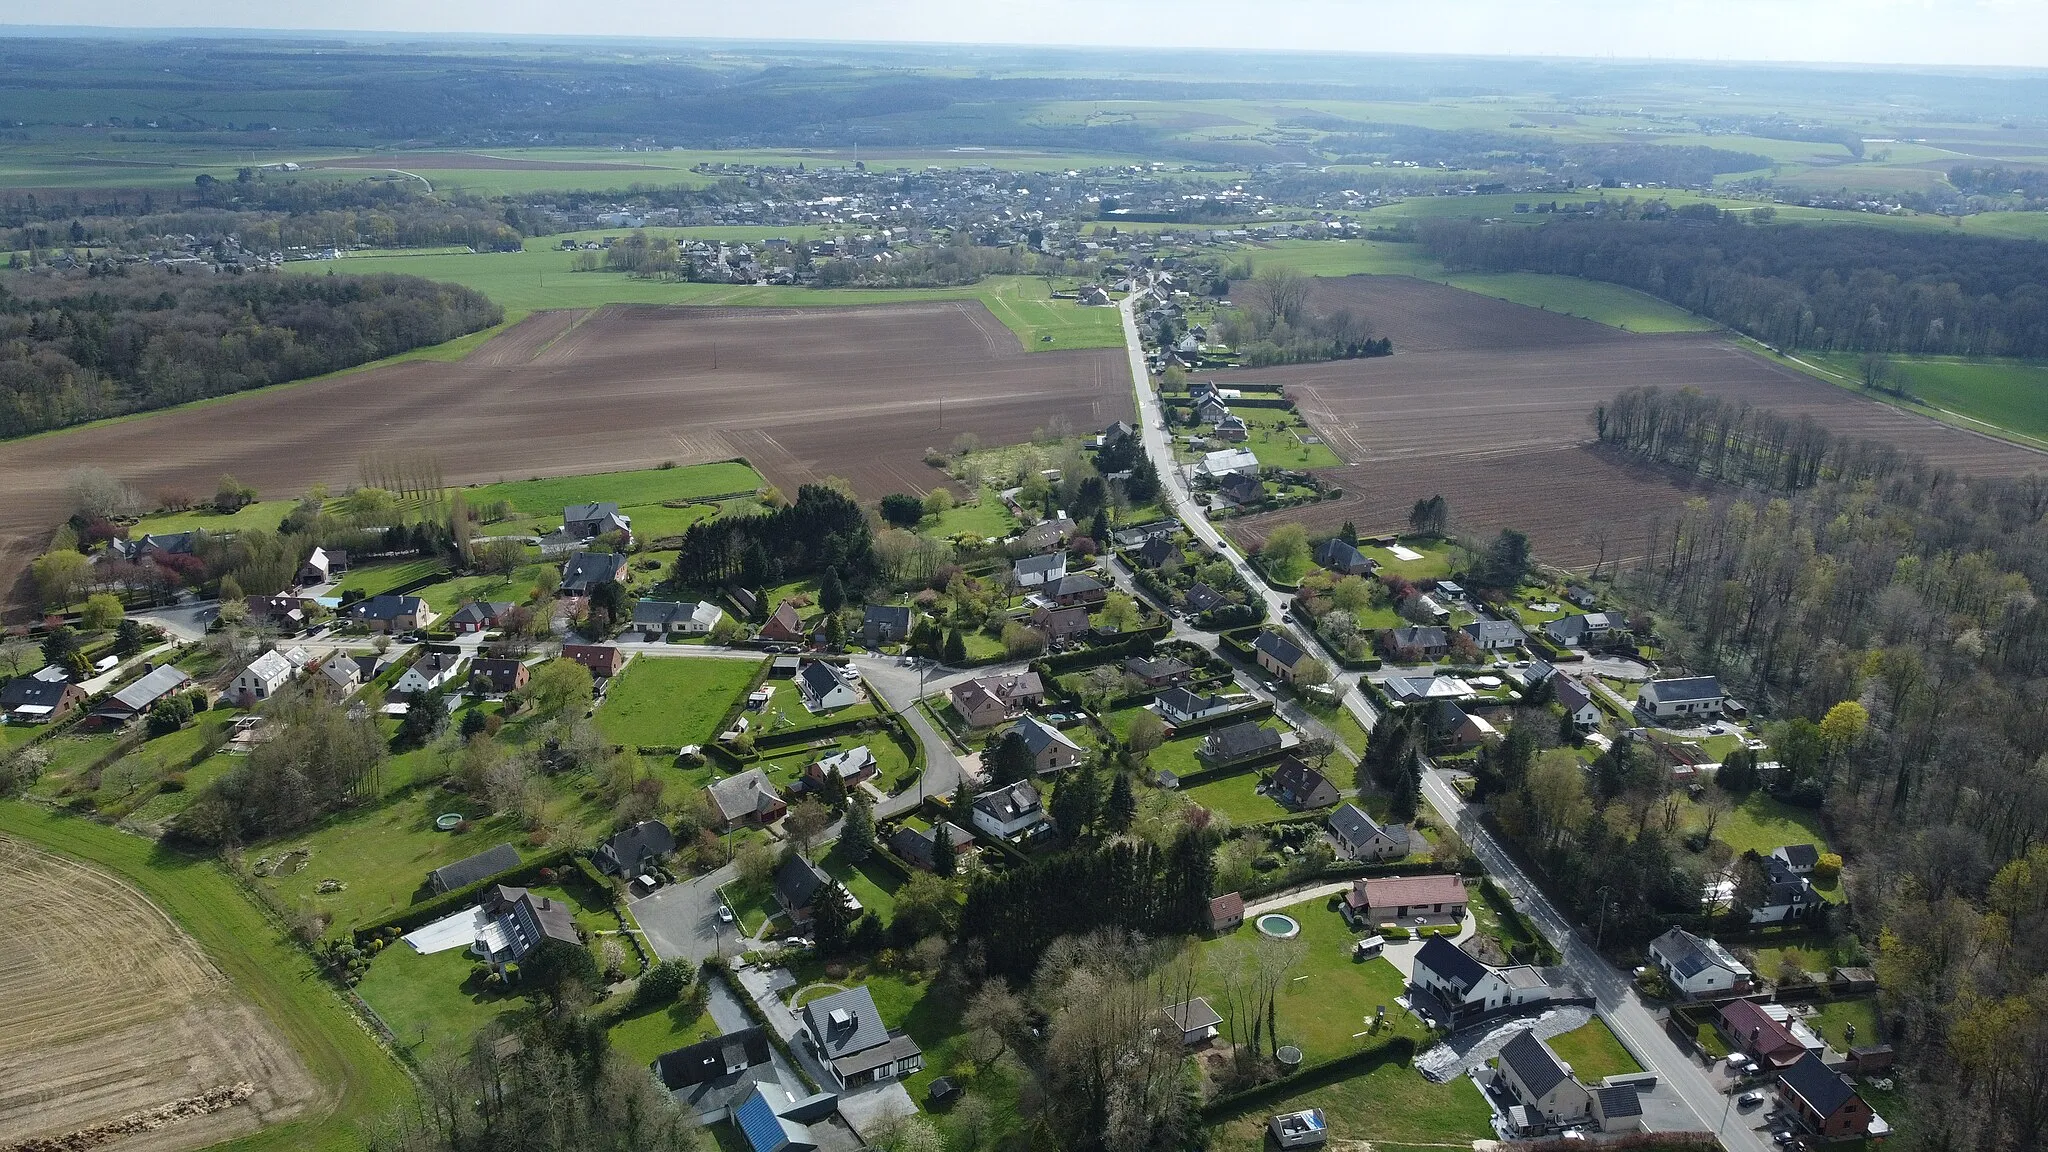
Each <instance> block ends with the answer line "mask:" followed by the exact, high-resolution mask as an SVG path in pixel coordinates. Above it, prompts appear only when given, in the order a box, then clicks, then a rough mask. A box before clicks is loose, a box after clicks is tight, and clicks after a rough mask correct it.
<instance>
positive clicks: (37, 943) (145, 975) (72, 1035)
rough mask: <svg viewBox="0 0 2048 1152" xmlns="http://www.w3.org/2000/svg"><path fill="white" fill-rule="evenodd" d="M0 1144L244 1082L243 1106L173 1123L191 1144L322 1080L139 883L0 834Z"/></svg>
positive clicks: (272, 1115)
mask: <svg viewBox="0 0 2048 1152" xmlns="http://www.w3.org/2000/svg"><path fill="white" fill-rule="evenodd" d="M0 935H4V937H5V939H7V940H8V941H9V947H8V951H7V959H6V962H5V963H4V964H0V1004H5V1005H6V1006H7V1008H6V1019H7V1026H6V1027H5V1028H0V1068H6V1069H12V1070H14V1071H15V1072H23V1071H26V1070H29V1069H33V1075H9V1076H6V1077H5V1078H4V1079H0V1144H6V1145H9V1146H11V1145H12V1144H13V1143H14V1142H15V1141H19V1140H25V1139H29V1138H32V1137H37V1136H56V1135H61V1134H64V1133H69V1132H73V1131H76V1130H78V1129H81V1128H85V1127H88V1126H90V1125H93V1124H99V1123H104V1122H107V1121H110V1120H114V1119H117V1118H119V1117H122V1116H125V1115H127V1114H129V1113H132V1112H139V1111H142V1110H144V1109H148V1108H154V1107H157V1106H160V1105H164V1104H169V1103H171V1102H173V1101H177V1100H183V1099H186V1098H188V1097H192V1096H197V1095H199V1094H200V1093H202V1092H206V1091H208V1090H209V1089H213V1088H217V1087H221V1086H233V1085H235V1084H238V1083H247V1084H249V1085H251V1086H252V1087H254V1089H255V1090H256V1094H255V1095H254V1096H252V1097H251V1098H250V1100H249V1101H248V1102H247V1103H246V1104H241V1105H235V1106H232V1107H228V1108H225V1109H222V1110H220V1111H216V1112H213V1113H211V1114H209V1115H204V1116H198V1117H192V1118H188V1119H184V1120H179V1121H175V1122H173V1123H171V1124H170V1125H168V1126H167V1127H165V1128H162V1129H160V1130H159V1131H158V1132H157V1133H155V1135H154V1137H153V1138H152V1139H151V1141H150V1146H151V1147H153V1148H166V1149H184V1148H196V1147H200V1146H202V1145H206V1144H211V1143H214V1142H216V1141H220V1140H225V1139H231V1138H234V1137H238V1136H245V1135H248V1134H249V1133H251V1132H254V1131H255V1130H257V1129H258V1128H260V1127H262V1126H264V1125H265V1124H268V1123H273V1122H275V1121H279V1120H283V1119H287V1118H289V1117H291V1116H294V1115H298V1114H300V1113H302V1112H303V1111H305V1109H306V1107H307V1106H308V1105H309V1104H310V1103H311V1102H313V1100H314V1099H315V1098H316V1097H317V1095H318V1091H319V1090H318V1088H317V1087H316V1086H315V1085H314V1083H313V1082H312V1080H311V1079H310V1077H309V1076H308V1074H307V1071H306V1069H305V1067H304V1066H303V1065H302V1064H301V1063H300V1061H299V1058H298V1056H297V1055H296V1054H295V1053H294V1052H293V1051H292V1050H291V1048H290V1047H289V1046H288V1045H287V1044H286V1043H285V1041H284V1039H283V1037H281V1036H280V1035H279V1034H278V1032H277V1030H276V1029H275V1028H274V1027H272V1026H271V1024H270V1023H269V1021H267V1020H265V1019H264V1018H263V1016H262V1015H260V1014H259V1013H258V1012H257V1011H256V1009H255V1008H254V1007H253V1006H252V1005H250V1004H249V1003H247V1002H246V1001H244V1000H242V999H241V998H239V997H238V996H236V995H235V993H234V991H233V989H232V988H231V986H230V985H229V984H228V983H227V982H226V980H224V979H223V978H222V976H221V974H220V973H219V972H218V971H217V970H216V969H215V968H214V966H213V965H212V964H211V963H209V962H208V960H207V958H206V956H205V955H204V954H203V953H201V952H200V950H199V948H198V947H197V946H196V945H195V944H194V943H193V942H192V940H191V938H190V937H188V936H186V935H185V934H184V933H183V932H181V931H179V929H178V927H177V925H176V924H174V923H172V922H171V920H170V919H169V918H168V917H166V916H165V915H164V914H163V913H162V912H160V911H158V910H157V908H156V907H155V906H154V905H153V904H151V903H150V902H149V901H148V899H146V898H145V897H144V896H143V895H142V894H141V893H140V892H137V891H136V890H135V889H133V888H130V887H129V886H127V885H126V884H123V883H122V882H120V881H119V880H117V879H115V878H114V877H112V876H109V875H107V874H106V873H103V872H100V871H97V870H95V869H92V868H88V867H86V866H84V865H82V864H77V863H74V862H72V861H70V860H67V859H64V858H63V857H59V856H54V855H51V854H49V853H46V852H43V851H41V850H40V849H37V848H35V847H33V846H32V845H30V844H29V843H27V842H26V841H22V840H16V839H13V838H11V837H7V836H0Z"/></svg>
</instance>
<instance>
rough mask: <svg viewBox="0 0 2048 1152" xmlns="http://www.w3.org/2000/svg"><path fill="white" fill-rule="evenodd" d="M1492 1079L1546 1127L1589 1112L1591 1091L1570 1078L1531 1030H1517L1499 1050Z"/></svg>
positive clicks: (1574, 1120)
mask: <svg viewBox="0 0 2048 1152" xmlns="http://www.w3.org/2000/svg"><path fill="white" fill-rule="evenodd" d="M1494 1083H1495V1084H1497V1085H1499V1086H1501V1087H1503V1088H1505V1089H1506V1090H1507V1094H1508V1095H1509V1096H1510V1097H1512V1098H1513V1099H1514V1100H1515V1101H1516V1102H1517V1103H1519V1104H1521V1105H1522V1106H1523V1107H1525V1108H1527V1109H1529V1111H1531V1112H1533V1113H1535V1114H1536V1115H1537V1116H1540V1117H1541V1118H1542V1119H1543V1120H1544V1122H1545V1123H1546V1124H1547V1125H1548V1126H1549V1127H1553V1128H1554V1127H1557V1126H1558V1125H1560V1124H1570V1123H1574V1122H1576V1121H1580V1120H1583V1119H1585V1118H1586V1117H1587V1116H1589V1115H1591V1114H1592V1112H1593V1096H1592V1093H1590V1092H1588V1091H1587V1090H1586V1086H1585V1085H1583V1084H1581V1083H1579V1082H1578V1081H1577V1080H1575V1079H1573V1078H1572V1070H1571V1069H1570V1068H1569V1067H1567V1066H1566V1065H1565V1063H1564V1061H1562V1060H1559V1059H1558V1058H1557V1053H1555V1052H1552V1051H1551V1050H1550V1045H1548V1044H1545V1043H1544V1042H1543V1041H1542V1040H1541V1039H1539V1038H1538V1037H1537V1035H1536V1033H1535V1032H1534V1031H1533V1030H1529V1029H1524V1030H1523V1031H1521V1032H1517V1033H1516V1034H1515V1038H1514V1039H1512V1040H1510V1041H1508V1042H1507V1045H1506V1046H1505V1047H1503V1048H1502V1049H1501V1050H1500V1068H1499V1071H1498V1073H1497V1075H1496V1076H1495V1080H1494Z"/></svg>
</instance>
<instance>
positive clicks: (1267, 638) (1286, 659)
mask: <svg viewBox="0 0 2048 1152" xmlns="http://www.w3.org/2000/svg"><path fill="white" fill-rule="evenodd" d="M1252 647H1254V648H1256V649H1258V650H1259V651H1261V652H1264V653H1265V654H1266V655H1268V656H1271V657H1272V658H1273V662H1274V663H1276V664H1279V665H1281V666H1282V667H1286V668H1292V667H1294V666H1295V665H1296V664H1299V663H1301V658H1302V657H1303V656H1304V655H1306V653H1304V652H1302V650H1301V646H1300V645H1299V644H1296V643H1295V642H1294V641H1292V640H1289V639H1288V638H1287V637H1285V636H1282V635H1281V634H1280V633H1278V632H1261V633H1259V638H1258V639H1257V640H1255V641H1253V642H1252Z"/></svg>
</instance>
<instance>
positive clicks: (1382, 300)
mask: <svg viewBox="0 0 2048 1152" xmlns="http://www.w3.org/2000/svg"><path fill="white" fill-rule="evenodd" d="M1316 291H1317V296H1316V297H1315V302H1316V303H1317V304H1318V305H1321V306H1324V307H1329V306H1333V305H1336V304H1339V303H1341V304H1345V305H1349V306H1351V307H1355V308H1356V309H1358V310H1359V311H1360V312H1362V313H1363V314H1364V315H1365V316H1366V318H1367V320H1368V322H1369V323H1370V324H1371V325H1372V326H1373V328H1374V330H1375V331H1376V332H1377V333H1379V334H1382V335H1387V336H1391V337H1392V338H1393V341H1394V350H1395V354H1394V355H1393V356H1392V357H1388V358H1383V359H1377V360H1351V361H1342V362H1338V363H1331V364H1305V365H1297V366H1293V367H1287V368H1271V369H1259V370H1256V371H1245V372H1240V373H1236V374H1235V379H1237V380H1253V379H1256V380H1270V381H1274V382H1278V383H1284V384H1286V385H1287V391H1288V395H1289V396H1291V397H1293V398H1294V399H1295V401H1296V402H1297V404H1298V405H1299V406H1300V408H1301V410H1302V413H1303V415H1305V416H1307V417H1308V418H1309V420H1310V422H1312V423H1313V424H1314V425H1315V426H1316V428H1317V429H1318V431H1320V432H1321V433H1322V434H1323V436H1324V438H1325V439H1326V440H1328V441H1329V443H1330V446H1331V447H1332V448H1334V449H1336V451H1337V454H1338V455H1340V456H1342V457H1344V459H1345V460H1346V461H1348V462H1349V463H1348V465H1347V466H1346V467H1344V468H1340V469H1332V470H1331V478H1332V479H1333V480H1334V481H1335V482H1336V483H1337V484H1339V485H1341V486H1342V487H1343V488H1344V490H1345V496H1344V499H1342V500H1340V501H1331V502H1328V503H1324V504H1318V505H1311V506H1308V507H1305V508H1298V509H1291V510H1289V511H1286V512H1281V513H1275V514H1272V515H1268V516H1261V517H1255V518H1252V519H1249V520H1246V521H1245V522H1243V524H1242V525H1240V526H1239V527H1240V532H1239V534H1240V535H1242V536H1243V537H1245V538H1246V539H1247V540H1256V539H1258V538H1260V537H1262V536H1263V534H1264V532H1266V531H1268V530H1270V529H1271V527H1272V525H1274V524H1277V523H1281V522H1283V521H1289V520H1292V521H1298V522H1300V523H1304V524H1308V525H1310V526H1311V527H1312V528H1316V527H1319V528H1324V529H1329V528H1335V527H1337V526H1338V525H1339V524H1341V523H1343V522H1344V521H1345V520H1351V521H1353V522H1354V523H1355V524H1356V525H1357V527H1358V529H1359V531H1361V532H1366V531H1371V532H1380V531H1387V530H1391V529H1394V528H1396V527H1399V526H1401V525H1403V524H1405V522H1406V517H1407V513H1408V508H1409V506H1410V505H1411V504H1413V503H1414V502H1415V500H1416V498H1417V497H1421V496H1428V495H1431V494H1432V493H1439V492H1440V493H1442V494H1443V495H1444V496H1445V498H1447V499H1448V500H1449V501H1450V503H1451V510H1452V515H1453V517H1454V518H1455V519H1456V520H1457V521H1458V522H1459V524H1460V525H1462V526H1463V527H1465V528H1467V529H1471V530H1478V531H1483V532H1491V531H1493V530H1495V529H1497V528H1500V527H1504V526H1505V527H1517V528H1520V529H1522V530H1523V531H1525V532H1527V533H1529V535H1530V537H1531V539H1532V540H1533V541H1534V542H1535V544H1536V547H1537V549H1538V551H1539V552H1540V553H1541V555H1542V556H1543V557H1544V558H1545V559H1547V560H1550V561H1553V562H1556V563H1561V564H1583V563H1590V562H1591V561H1592V560H1593V558H1594V556H1595V553H1596V548H1595V546H1594V545H1592V544H1591V543H1590V542H1589V536H1590V534H1591V530H1592V529H1593V527H1594V526H1595V525H1599V526H1603V527H1604V528H1605V530H1606V531H1607V532H1608V534H1609V536H1610V540H1611V543H1610V546H1609V548H1608V551H1607V555H1608V556H1609V557H1610V558H1613V557H1614V556H1616V555H1633V554H1635V553H1636V552H1638V551H1640V547H1641V540H1642V537H1643V530H1644V528H1645V527H1646V526H1647V525H1648V523H1649V522H1650V521H1651V520H1652V519H1654V518H1655V517H1657V516H1660V515H1663V516H1667V517H1668V515H1669V514H1670V512H1671V511H1672V510H1673V509H1675V508H1677V507H1678V506H1679V505H1681V504H1682V503H1684V501H1685V500H1686V499H1688V498H1690V497H1691V496H1694V495H1701V494H1706V493H1707V492H1709V491H1710V490H1711V486H1706V485H1700V484H1697V483H1695V482H1692V481H1689V480H1685V479H1677V478H1673V477H1671V476H1669V475H1666V474H1665V473H1663V472H1661V471H1659V470H1656V469H1651V468H1646V467H1642V466H1640V465H1638V464H1636V463H1634V462H1633V461H1629V460H1626V459H1622V458H1619V457H1615V456H1613V455H1610V454H1608V453H1606V452H1604V451H1601V450H1599V449H1597V448H1595V447H1594V446H1592V444H1591V441H1592V438H1593V430H1592V426H1591V424H1590V422H1589V416H1590V414H1591V413H1592V411H1593V408H1594V406H1595V405H1597V404H1599V403H1601V402H1602V401H1605V400H1608V399H1611V398H1612V397H1613V396H1614V394H1615V393H1617V392H1619V391H1621V390H1622V389H1624V388H1631V387H1635V386H1637V385H1645V384H1654V385H1660V386H1662V387H1666V388H1678V387H1694V388H1698V389H1699V390H1701V391H1702V392H1706V393H1709V394H1712V395H1717V396H1727V397H1729V398H1731V399H1734V400H1738V401H1742V402H1745V403H1748V404H1751V405H1754V406H1755V407H1759V408H1774V409H1777V410H1778V411H1781V412H1784V413H1786V414H1788V415H1792V416H1797V415H1799V414H1801V413H1810V414H1812V416H1813V418H1814V419H1815V420H1817V421H1819V422H1820V423H1822V424H1823V425H1825V426H1826V427H1828V428H1829V429H1830V430H1832V431H1834V432H1837V433H1839V434H1842V435H1846V436H1850V437H1855V438H1859V439H1871V440H1882V441H1886V442H1889V443H1892V444H1896V445H1898V446H1899V447H1900V448H1902V449H1904V450H1905V451H1908V452H1912V453H1917V454H1919V455H1922V456H1925V457H1926V458H1927V459H1929V460H1930V461H1933V462H1935V463H1938V464H1941V465H1945V466H1947V467H1950V468H1953V469H1955V470H1956V471H1958V472H1964V473H1969V474H1973V475H1980V476H2013V475H2022V474H2025V473H2027V472H2030V471H2048V455H2044V454H2041V453H2037V452H2031V451H2028V450H2027V449H2024V448H2020V447H2017V446H2015V445H2010V444H2006V443H2004V442H2001V441H1997V440H1991V439H1988V438H1986V437H1982V436H1977V435H1973V434H1971V433H1968V432H1964V431H1961V430H1959V429H1955V428H1950V427H1948V426H1946V425H1943V424H1938V423H1935V422H1934V421H1932V420H1926V419H1923V418H1921V417H1917V416H1913V415H1910V414H1908V413H1904V412H1900V411H1898V410H1897V409H1894V408H1889V407H1886V406H1885V405H1882V404H1878V403H1875V402H1872V401H1867V400H1864V399H1862V398H1860V397H1858V396H1855V395H1854V394H1852V393H1850V392H1847V391H1845V390H1843V389H1840V388H1836V387H1833V386H1831V385H1828V384H1824V383H1822V382H1820V381H1818V380H1814V379H1812V378H1810V377H1807V376H1803V375H1801V374H1799V373H1797V372H1794V371H1792V370H1790V369H1788V368H1782V367H1779V366H1778V365H1775V364H1773V363H1771V362H1769V361H1768V360H1765V359H1764V358H1762V357H1760V356H1756V355H1752V354H1751V353H1748V352H1745V351H1743V350H1742V349H1741V348H1739V347H1738V346H1736V345H1735V344H1734V343H1733V342H1731V341H1729V340H1728V339H1726V338H1724V337H1720V336H1715V335H1710V334H1701V335H1690V334H1685V335H1668V336H1640V335H1633V334H1630V333H1626V332H1621V331H1619V330H1616V329H1613V328H1608V327H1606V326H1604V325H1600V324H1595V323H1593V322H1592V321H1590V320H1579V319H1575V318H1573V317H1569V316H1563V315H1559V314H1557V313H1553V312H1543V311H1540V310H1538V309H1534V308H1526V307H1523V306H1521V305H1518V304H1510V303H1507V302H1505V301H1500V300H1493V299H1489V298H1487V297H1483V296H1477V295H1474V294H1472V293H1469V292H1461V291H1459V290H1457V289H1454V288H1447V287H1443V286H1441V285H1437V284H1430V283H1426V282H1423V281H1419V280H1410V279H1406V278H1400V277H1363V276H1359V277H1349V278H1346V279H1343V280H1327V281H1321V282H1319V283H1318V285H1317V288H1316ZM1223 379H1225V381H1226V383H1227V382H1228V381H1229V379H1230V378H1229V377H1225V378H1223Z"/></svg>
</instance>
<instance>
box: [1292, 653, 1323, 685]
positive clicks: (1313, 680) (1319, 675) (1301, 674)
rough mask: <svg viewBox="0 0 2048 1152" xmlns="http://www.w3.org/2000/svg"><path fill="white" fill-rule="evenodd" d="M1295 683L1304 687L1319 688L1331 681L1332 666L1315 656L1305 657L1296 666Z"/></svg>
mask: <svg viewBox="0 0 2048 1152" xmlns="http://www.w3.org/2000/svg"><path fill="white" fill-rule="evenodd" d="M1293 680H1294V683H1295V684H1296V685H1297V686H1299V687H1302V688H1317V687H1321V686H1322V685H1324V684H1328V683H1329V682H1330V666H1329V665H1328V664H1325V663H1323V661H1322V660H1320V659H1318V658H1317V657H1314V656H1307V657H1304V658H1303V659H1302V661H1301V663H1299V664H1296V665H1295V666H1294V677H1293Z"/></svg>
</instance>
